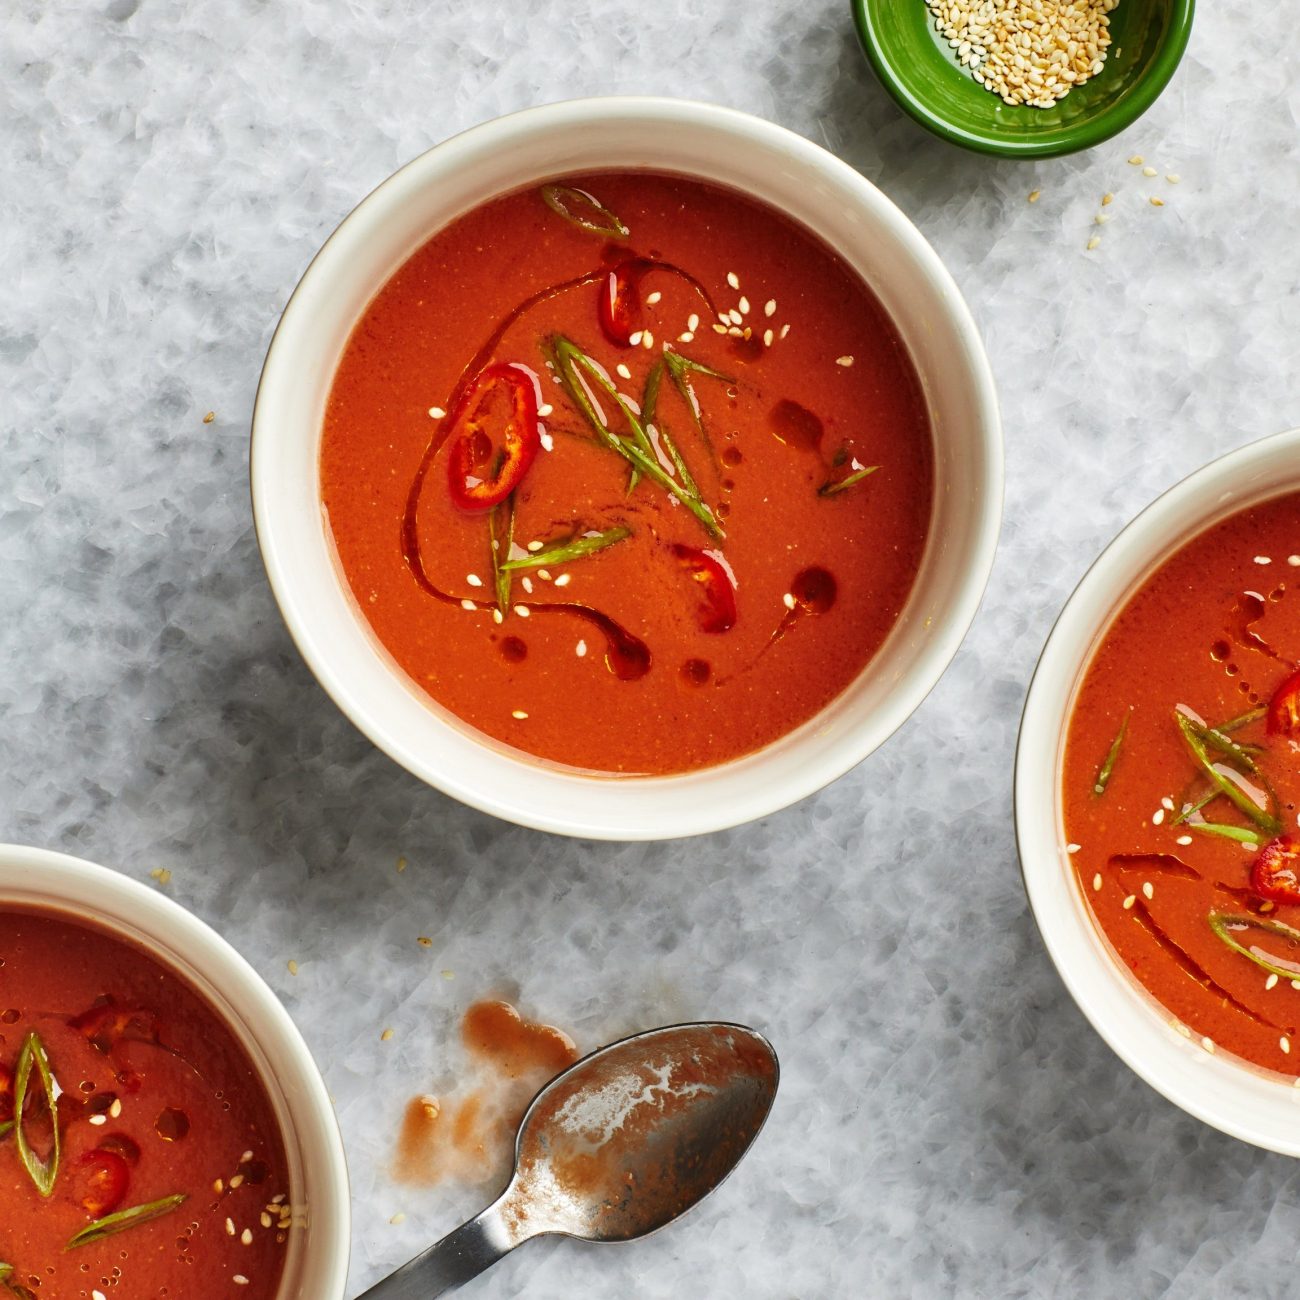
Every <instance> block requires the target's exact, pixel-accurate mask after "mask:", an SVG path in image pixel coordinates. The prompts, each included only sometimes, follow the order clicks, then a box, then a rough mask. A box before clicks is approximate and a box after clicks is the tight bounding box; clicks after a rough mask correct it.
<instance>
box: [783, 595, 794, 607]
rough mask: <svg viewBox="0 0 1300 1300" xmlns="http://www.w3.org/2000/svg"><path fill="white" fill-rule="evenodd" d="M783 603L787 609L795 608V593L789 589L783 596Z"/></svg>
mask: <svg viewBox="0 0 1300 1300" xmlns="http://www.w3.org/2000/svg"><path fill="white" fill-rule="evenodd" d="M781 603H782V604H783V605H784V606H785V607H786V609H793V608H794V606H795V599H794V595H793V594H792V593H791V592H788V591H787V592H786V593H785V595H784V596H782V597H781Z"/></svg>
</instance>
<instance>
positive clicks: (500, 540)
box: [488, 492, 515, 615]
mask: <svg viewBox="0 0 1300 1300" xmlns="http://www.w3.org/2000/svg"><path fill="white" fill-rule="evenodd" d="M503 507H504V509H505V512H506V526H505V529H504V531H503V532H502V533H501V534H500V535H499V536H498V534H497V511H498V510H501V509H502V508H503ZM514 538H515V494H514V493H513V492H512V493H511V494H510V495H509V496H508V497H506V499H505V500H504V501H502V502H501V503H500V504H498V505H495V506H493V507H492V509H491V510H490V511H489V512H488V549H489V550H490V551H491V552H492V587H493V590H494V591H495V592H496V597H497V608H498V609H499V610H500V611H501V613H502V615H505V614H508V613H509V612H510V570H509V569H507V568H506V563H505V560H503V559H502V558H501V557H502V556H503V555H504V556H506V557H507V558H509V555H510V545H511V543H512V542H513V541H514Z"/></svg>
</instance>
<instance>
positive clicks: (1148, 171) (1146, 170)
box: [1142, 167, 1156, 176]
mask: <svg viewBox="0 0 1300 1300" xmlns="http://www.w3.org/2000/svg"><path fill="white" fill-rule="evenodd" d="M1155 174H1156V169H1155V168H1154V167H1143V168H1142V175H1143V176H1154V175H1155Z"/></svg>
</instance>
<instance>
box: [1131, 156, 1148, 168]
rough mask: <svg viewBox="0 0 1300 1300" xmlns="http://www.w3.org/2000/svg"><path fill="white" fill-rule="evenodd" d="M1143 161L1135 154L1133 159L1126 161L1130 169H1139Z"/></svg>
mask: <svg viewBox="0 0 1300 1300" xmlns="http://www.w3.org/2000/svg"><path fill="white" fill-rule="evenodd" d="M1143 161H1144V159H1143V157H1142V155H1141V154H1140V153H1135V154H1134V155H1133V157H1132V158H1130V159H1129V160H1128V163H1129V166H1130V167H1141V166H1142V163H1143Z"/></svg>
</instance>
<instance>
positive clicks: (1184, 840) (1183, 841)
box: [1178, 835, 1192, 844]
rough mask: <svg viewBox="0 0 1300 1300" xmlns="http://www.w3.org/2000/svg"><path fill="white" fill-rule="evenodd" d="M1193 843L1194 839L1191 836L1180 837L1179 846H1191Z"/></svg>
mask: <svg viewBox="0 0 1300 1300" xmlns="http://www.w3.org/2000/svg"><path fill="white" fill-rule="evenodd" d="M1191 842H1192V837H1191V836H1190V835H1180V836H1179V837H1178V843H1179V844H1190V843H1191Z"/></svg>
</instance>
